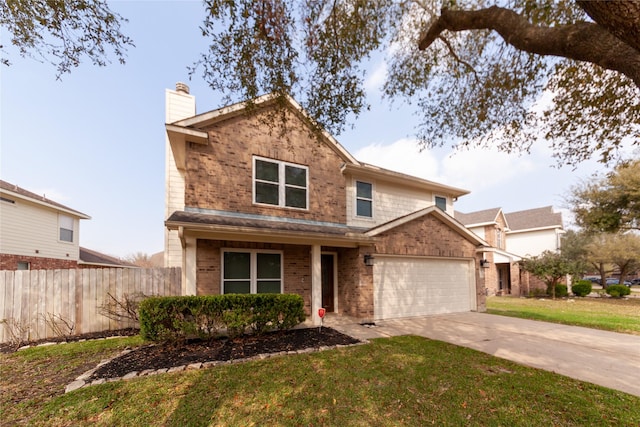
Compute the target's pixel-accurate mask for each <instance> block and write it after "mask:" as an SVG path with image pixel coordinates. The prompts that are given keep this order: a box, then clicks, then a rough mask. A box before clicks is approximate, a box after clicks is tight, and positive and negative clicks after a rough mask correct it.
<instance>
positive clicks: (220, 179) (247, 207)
mask: <svg viewBox="0 0 640 427" xmlns="http://www.w3.org/2000/svg"><path fill="white" fill-rule="evenodd" d="M287 125H288V126H290V128H289V129H288V130H287V135H286V136H285V137H280V135H279V132H278V130H277V129H269V128H268V127H267V125H265V124H264V123H262V122H261V120H260V116H238V117H234V118H230V119H228V120H225V121H223V122H221V123H217V124H214V125H212V126H211V127H210V128H209V129H208V132H209V143H208V144H207V145H200V144H188V146H187V154H186V159H187V160H186V165H187V166H186V167H187V173H186V189H185V193H186V194H185V205H186V206H189V207H198V208H203V209H214V210H224V211H231V212H245V213H252V214H262V215H274V216H286V217H289V218H301V219H309V220H316V221H328V222H336V223H342V224H345V223H346V211H347V210H346V185H345V178H344V176H343V175H342V173H341V171H340V165H341V164H342V163H343V162H344V161H343V160H342V159H341V158H340V157H339V156H338V154H337V153H336V152H335V151H333V150H332V149H331V148H330V147H329V146H327V145H326V144H324V143H320V142H319V141H318V140H316V139H315V137H314V136H312V135H310V134H309V130H308V129H307V128H306V127H304V126H303V125H302V124H301V123H300V121H299V119H298V118H297V116H294V115H293V114H290V115H289V121H288V123H287ZM283 138H284V139H283ZM253 156H260V157H265V158H269V159H274V160H280V161H285V162H289V163H294V164H299V165H303V166H308V167H309V188H308V199H309V209H308V210H301V209H290V208H282V207H270V206H264V205H254V204H253V199H252V176H253V171H252V168H253Z"/></svg>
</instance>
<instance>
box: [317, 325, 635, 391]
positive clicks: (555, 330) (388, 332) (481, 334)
mask: <svg viewBox="0 0 640 427" xmlns="http://www.w3.org/2000/svg"><path fill="white" fill-rule="evenodd" d="M324 324H325V326H330V327H332V328H334V329H336V330H339V331H341V332H343V333H345V334H348V335H351V336H354V337H356V338H359V339H372V338H383V337H390V336H397V335H419V336H423V337H426V338H430V339H434V340H439V341H445V342H449V343H452V344H456V345H459V346H463V347H469V348H473V349H475V350H478V351H482V352H484V353H488V354H491V355H494V356H496V357H500V358H503V359H508V360H512V361H514V362H517V363H520V364H522V365H526V366H531V367H534V368H540V369H544V370H547V371H551V372H555V373H558V374H562V375H565V376H568V377H571V378H575V379H579V380H582V381H587V382H590V383H593V384H598V385H601V386H604V387H608V388H612V389H615V390H620V391H624V392H626V393H630V394H633V395H636V396H640V336H637V335H627V334H619V333H615V332H607V331H601V330H597V329H590V328H581V327H577V326H566V325H560V324H556V323H547V322H539V321H535V320H525V319H517V318H511V317H505V316H496V315H492V314H486V313H459V314H447V315H438V316H428V317H418V318H411V319H401V320H385V321H380V322H376V326H375V327H367V326H363V325H360V324H359V323H358V322H357V321H356V320H354V319H351V318H347V317H342V316H328V317H327V319H325V322H324Z"/></svg>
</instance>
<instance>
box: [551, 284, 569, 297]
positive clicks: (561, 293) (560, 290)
mask: <svg viewBox="0 0 640 427" xmlns="http://www.w3.org/2000/svg"><path fill="white" fill-rule="evenodd" d="M547 295H548V296H552V295H553V288H552V287H551V286H547ZM567 295H569V292H568V291H567V285H562V284H557V285H556V298H564V297H566V296H567Z"/></svg>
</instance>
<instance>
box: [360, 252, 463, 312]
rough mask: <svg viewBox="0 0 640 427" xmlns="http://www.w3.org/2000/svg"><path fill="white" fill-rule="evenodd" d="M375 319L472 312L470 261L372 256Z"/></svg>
mask: <svg viewBox="0 0 640 427" xmlns="http://www.w3.org/2000/svg"><path fill="white" fill-rule="evenodd" d="M373 274H374V276H373V277H374V279H373V284H374V290H373V303H374V310H375V311H374V317H375V319H376V320H381V319H394V318H399V317H413V316H425V315H429V314H442V313H459V312H465V311H470V310H474V309H475V275H474V268H473V261H470V260H451V259H439V258H438V259H433V258H429V259H426V258H405V257H381V256H376V258H375V264H374V266H373Z"/></svg>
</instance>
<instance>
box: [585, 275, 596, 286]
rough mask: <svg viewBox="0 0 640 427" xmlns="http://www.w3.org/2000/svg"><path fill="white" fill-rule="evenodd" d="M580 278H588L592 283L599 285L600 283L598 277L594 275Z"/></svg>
mask: <svg viewBox="0 0 640 427" xmlns="http://www.w3.org/2000/svg"><path fill="white" fill-rule="evenodd" d="M582 280H588V281H590V282H591V283H593V284H596V285H599V284H600V278H599V277H596V276H585V277H583V278H582Z"/></svg>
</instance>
